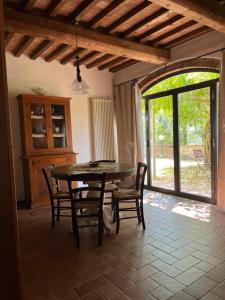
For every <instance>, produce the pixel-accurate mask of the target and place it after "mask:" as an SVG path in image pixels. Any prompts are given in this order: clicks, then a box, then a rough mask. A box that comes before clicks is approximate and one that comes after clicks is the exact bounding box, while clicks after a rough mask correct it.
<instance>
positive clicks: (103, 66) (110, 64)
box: [98, 57, 127, 71]
mask: <svg viewBox="0 0 225 300" xmlns="http://www.w3.org/2000/svg"><path fill="white" fill-rule="evenodd" d="M125 60H127V58H126V57H117V58H115V59H113V60H111V61H110V62H108V63H105V64H104V65H101V66H99V67H98V69H99V70H100V71H102V70H104V69H107V68H110V67H113V66H115V65H118V64H119V63H121V62H124V61H125Z"/></svg>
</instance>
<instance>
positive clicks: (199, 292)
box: [184, 277, 216, 299]
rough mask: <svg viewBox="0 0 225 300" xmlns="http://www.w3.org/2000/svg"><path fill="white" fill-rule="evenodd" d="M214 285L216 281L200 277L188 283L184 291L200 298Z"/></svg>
mask: <svg viewBox="0 0 225 300" xmlns="http://www.w3.org/2000/svg"><path fill="white" fill-rule="evenodd" d="M215 286H216V282H215V281H212V280H210V279H208V278H206V277H202V278H200V279H198V280H197V281H195V282H194V283H192V284H191V285H189V286H188V287H187V288H185V289H184V291H185V292H186V293H187V294H189V295H191V296H193V297H194V298H196V299H200V298H201V297H203V296H204V295H205V294H207V293H208V292H209V291H211V290H212V289H213V288H214V287H215Z"/></svg>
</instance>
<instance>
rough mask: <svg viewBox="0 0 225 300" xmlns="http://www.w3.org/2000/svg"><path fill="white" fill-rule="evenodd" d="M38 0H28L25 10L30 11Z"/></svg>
mask: <svg viewBox="0 0 225 300" xmlns="http://www.w3.org/2000/svg"><path fill="white" fill-rule="evenodd" d="M36 2H37V0H27V3H26V5H25V7H24V10H26V11H29V12H30V11H31V10H32V9H33V7H34V5H35V3H36Z"/></svg>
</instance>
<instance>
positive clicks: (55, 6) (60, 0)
mask: <svg viewBox="0 0 225 300" xmlns="http://www.w3.org/2000/svg"><path fill="white" fill-rule="evenodd" d="M66 2H68V0H52V2H51V3H50V4H49V6H48V9H47V10H48V15H49V17H52V18H53V17H56V16H57V15H58V13H59V12H60V10H61V8H62V7H63V5H64V4H65V3H66Z"/></svg>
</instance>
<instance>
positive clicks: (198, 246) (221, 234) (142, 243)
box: [19, 192, 225, 300]
mask: <svg viewBox="0 0 225 300" xmlns="http://www.w3.org/2000/svg"><path fill="white" fill-rule="evenodd" d="M145 219H146V225H147V229H146V230H145V232H143V231H142V228H141V226H138V225H137V223H136V220H127V221H123V222H122V223H121V230H120V234H119V235H110V236H107V235H105V236H104V239H103V245H102V246H101V247H97V246H96V244H97V236H96V233H95V229H94V228H93V229H90V228H85V229H82V232H81V249H80V250H77V249H76V246H75V241H74V237H73V235H72V233H71V224H70V219H65V218H64V219H62V220H60V222H59V223H58V224H56V227H55V229H54V230H52V229H51V227H50V209H49V208H48V207H45V208H40V209H33V210H20V211H19V225H20V237H21V254H22V271H23V283H24V291H25V299H26V300H27V299H29V300H56V299H60V300H72V299H85V300H95V299H96V300H101V299H115V300H123V299H127V300H128V299H141V300H147V299H148V300H150V299H160V300H164V299H173V300H175V299H176V300H177V299H179V300H191V299H192V300H193V299H202V300H219V299H225V214H224V213H221V212H219V211H218V210H217V209H216V207H214V206H211V205H209V204H204V203H200V202H196V201H191V200H184V199H181V198H175V197H172V196H166V195H160V194H157V193H153V192H150V193H146V196H145Z"/></svg>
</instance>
